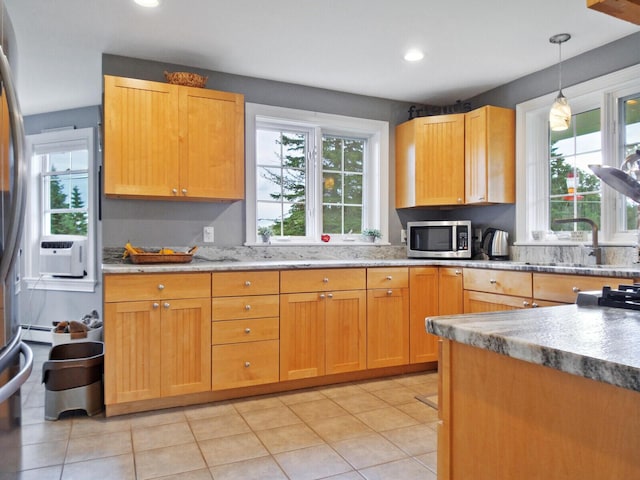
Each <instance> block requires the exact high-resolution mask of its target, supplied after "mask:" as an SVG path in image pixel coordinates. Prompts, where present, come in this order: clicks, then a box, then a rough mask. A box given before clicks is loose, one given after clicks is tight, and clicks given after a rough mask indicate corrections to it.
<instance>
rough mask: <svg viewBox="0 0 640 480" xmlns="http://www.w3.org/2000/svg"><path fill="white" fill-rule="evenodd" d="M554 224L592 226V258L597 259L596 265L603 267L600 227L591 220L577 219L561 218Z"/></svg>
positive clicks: (590, 254)
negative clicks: (599, 238) (599, 240)
mask: <svg viewBox="0 0 640 480" xmlns="http://www.w3.org/2000/svg"><path fill="white" fill-rule="evenodd" d="M553 223H588V224H589V225H591V252H590V253H589V256H590V257H596V265H602V249H601V248H600V246H599V245H598V225H596V222H594V221H593V220H591V219H590V218H585V217H577V218H559V219H557V220H554V221H553Z"/></svg>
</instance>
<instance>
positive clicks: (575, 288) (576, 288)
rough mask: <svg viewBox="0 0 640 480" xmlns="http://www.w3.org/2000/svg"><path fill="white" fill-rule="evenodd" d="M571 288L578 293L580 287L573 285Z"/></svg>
mask: <svg viewBox="0 0 640 480" xmlns="http://www.w3.org/2000/svg"><path fill="white" fill-rule="evenodd" d="M571 290H573V293H578V292H579V291H580V288H578V287H573V288H572V289H571Z"/></svg>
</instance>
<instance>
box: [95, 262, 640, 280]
mask: <svg viewBox="0 0 640 480" xmlns="http://www.w3.org/2000/svg"><path fill="white" fill-rule="evenodd" d="M402 266H407V267H428V266H439V267H460V268H486V269H492V270H511V271H522V272H542V273H563V274H572V275H596V276H610V277H613V276H615V277H622V278H635V277H640V264H638V265H633V266H621V265H600V266H595V265H594V266H573V265H537V264H536V265H530V264H527V263H524V262H511V261H489V260H424V259H411V258H404V259H348V260H343V259H328V260H326V259H325V260H275V259H265V260H229V259H222V260H208V259H206V258H198V257H195V258H194V261H193V262H192V263H161V264H131V263H124V262H113V263H112V262H106V263H103V264H102V272H103V273H105V274H111V273H165V272H183V273H186V272H215V271H246V270H295V269H305V268H358V267H361V268H362V267H364V268H366V267H371V268H373V267H402Z"/></svg>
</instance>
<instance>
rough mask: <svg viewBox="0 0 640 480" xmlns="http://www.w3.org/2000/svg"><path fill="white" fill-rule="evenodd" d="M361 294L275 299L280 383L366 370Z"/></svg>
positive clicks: (320, 294) (349, 292)
mask: <svg viewBox="0 0 640 480" xmlns="http://www.w3.org/2000/svg"><path fill="white" fill-rule="evenodd" d="M366 311H367V310H366V295H365V292H364V291H363V290H350V291H335V292H311V293H291V294H283V295H281V296H280V339H281V342H280V380H295V379H300V378H308V377H317V376H321V375H328V374H333V373H344V372H351V371H356V370H363V369H365V368H366V366H367V365H366V356H365V355H366V331H367V324H366V316H365V315H366Z"/></svg>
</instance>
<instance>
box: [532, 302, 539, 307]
mask: <svg viewBox="0 0 640 480" xmlns="http://www.w3.org/2000/svg"><path fill="white" fill-rule="evenodd" d="M539 306H540V305H538V304H537V303H536V302H533V303H532V304H531V308H538V307H539Z"/></svg>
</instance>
